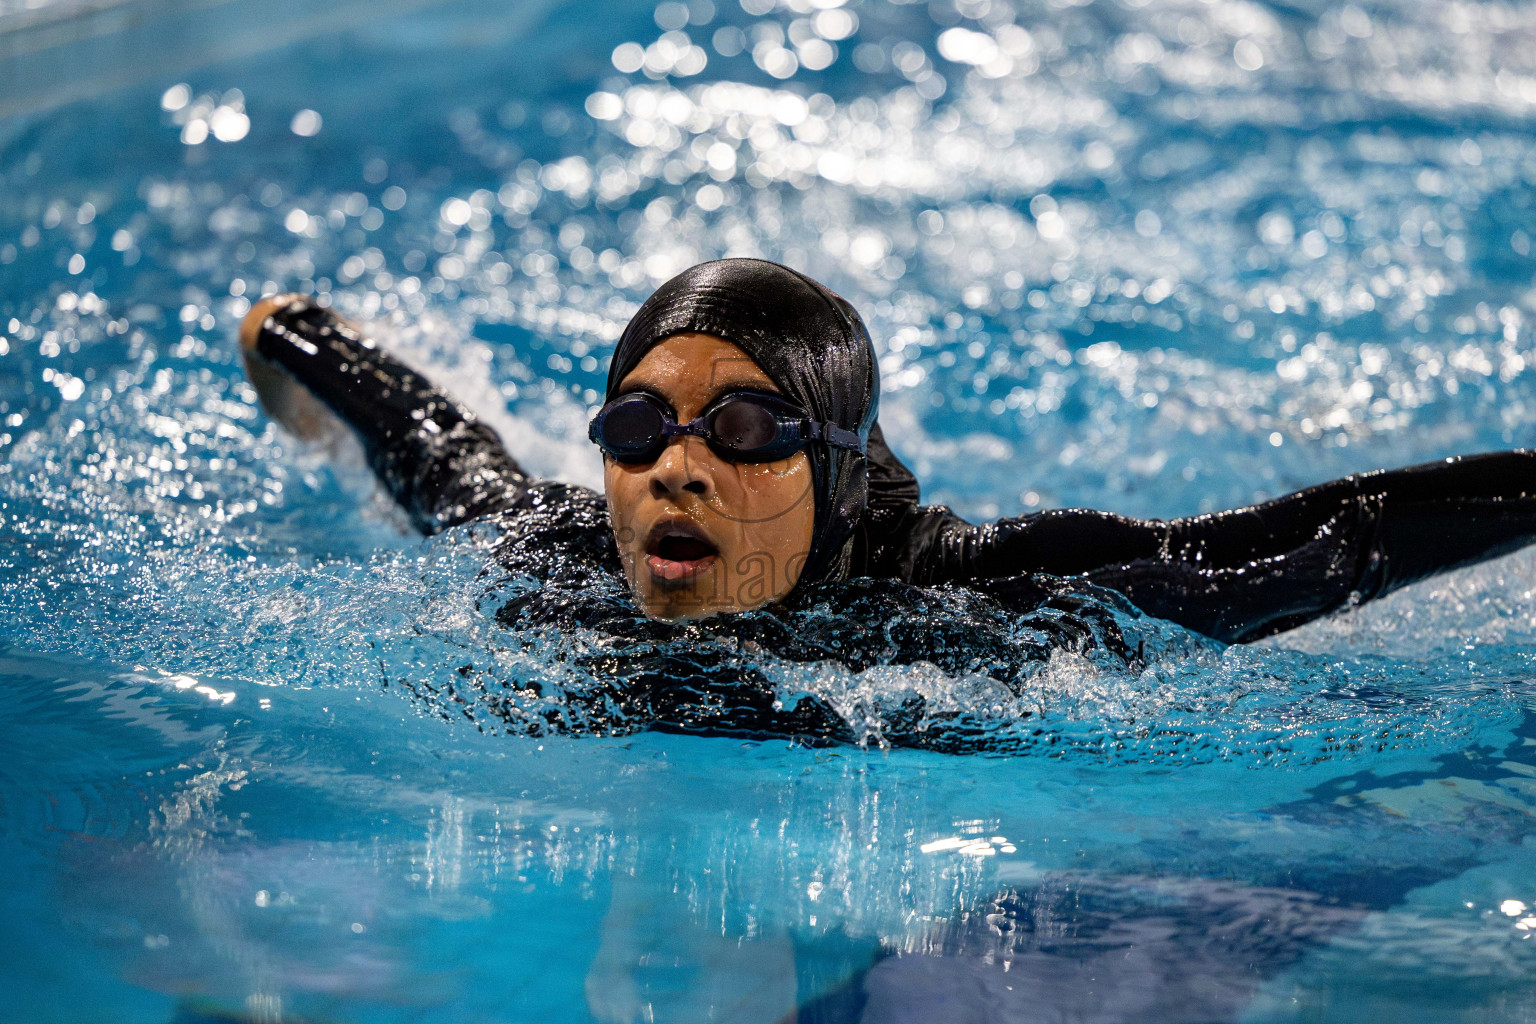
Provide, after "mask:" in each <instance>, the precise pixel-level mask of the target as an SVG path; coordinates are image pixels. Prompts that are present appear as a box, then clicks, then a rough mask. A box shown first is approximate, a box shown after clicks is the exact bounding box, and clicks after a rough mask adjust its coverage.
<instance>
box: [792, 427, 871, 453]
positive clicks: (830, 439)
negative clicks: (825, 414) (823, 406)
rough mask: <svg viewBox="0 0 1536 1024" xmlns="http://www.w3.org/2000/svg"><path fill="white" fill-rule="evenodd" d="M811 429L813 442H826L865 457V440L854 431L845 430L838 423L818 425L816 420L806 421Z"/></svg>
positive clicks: (810, 433)
mask: <svg viewBox="0 0 1536 1024" xmlns="http://www.w3.org/2000/svg"><path fill="white" fill-rule="evenodd" d="M806 425H807V426H808V427H809V428H810V430H809V436H810V437H811V438H812V439H813V440H817V441H826V442H827V443H828V444H831V445H836V446H837V447H839V448H846V449H848V450H849V451H854V452H858V453H859V454H860V455H863V454H864V453H865V452H864V439H863V438H862V437H860V436H859V435H858V434H857V433H855V432H854V431H852V430H844V429H843V428H842V427H840V426H838V425H837V424H836V423H818V422H816V421H815V420H806Z"/></svg>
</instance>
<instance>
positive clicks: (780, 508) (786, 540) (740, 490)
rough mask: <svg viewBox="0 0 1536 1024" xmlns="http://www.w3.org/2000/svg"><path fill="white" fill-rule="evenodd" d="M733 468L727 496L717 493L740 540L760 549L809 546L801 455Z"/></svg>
mask: <svg viewBox="0 0 1536 1024" xmlns="http://www.w3.org/2000/svg"><path fill="white" fill-rule="evenodd" d="M733 468H734V470H735V471H734V472H733V473H732V474H731V486H730V488H729V492H730V493H727V488H725V487H720V488H719V490H718V492H717V493H718V494H719V496H720V498H721V499H722V506H724V507H723V509H722V511H723V512H724V513H725V514H726V515H728V516H730V517H732V518H734V519H735V520H736V524H737V527H738V529H737V531H736V532H737V533H738V535H739V536H740V537H741V538H742V540H743V541H745V542H746V543H748V544H749V545H751V546H752V547H754V548H759V549H762V548H773V549H778V550H789V549H797V548H798V549H804V548H805V547H808V546H809V544H810V538H811V527H812V524H813V523H814V520H815V510H816V499H815V494H814V481H813V479H812V474H811V464H810V460H809V459H808V458H806V456H805V455H803V454H800V455H796V456H795V457H794V458H791V459H785V460H784V461H782V462H770V463H763V464H761V465H741V466H736V467H733Z"/></svg>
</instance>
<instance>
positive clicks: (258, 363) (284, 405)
mask: <svg viewBox="0 0 1536 1024" xmlns="http://www.w3.org/2000/svg"><path fill="white" fill-rule="evenodd" d="M302 298H303V296H300V295H269V296H267V297H266V298H264V299H262V300H261V301H260V302H258V303H256V305H254V306H252V307H251V311H250V312H249V313H247V314H246V315H245V319H244V320H242V321H241V322H240V355H241V356H242V357H243V358H244V360H245V375H246V377H247V378H249V380H250V382H251V386H252V387H254V388H255V389H256V397H257V398H259V399H261V407H262V408H263V409H265V410H266V411H267V415H268V416H271V417H272V418H273V419H274V420H276V421H277V422H278V423H281V424H282V425H283V427H285V428H286V429H287V430H288V432H289V433H291V434H293V435H294V436H295V437H297V438H298V439H299V440H301V441H329V440H331V439H333V438H335V437H336V436H337V435H338V434H340V433H342V432H343V427H342V424H341V421H340V420H339V419H337V418H336V416H335V414H333V413H332V412H331V411H330V410H329V409H327V408H326V407H325V406H324V405H323V404H322V403H321V402H320V400H319V399H318V398H316V397H315V396H314V395H312V394H310V392H309V389H308V388H306V387H305V386H304V385H303V384H300V383H299V382H298V381H297V380H295V379H294V378H293V377H292V376H290V375H289V374H288V373H287V372H286V371H284V370H283V369H282V368H281V367H278V366H275V365H274V364H272V363H269V362H268V361H267V360H266V359H264V358H262V355H261V353H260V352H259V351H257V348H256V342H257V341H258V340H259V339H260V337H261V327H262V324H263V323H265V322H266V319H267V317H269V316H271V315H272V314H273V313H274V312H276V311H277V310H279V309H281V308H283V307H284V306H286V305H287V304H288V303H290V302H293V301H295V300H299V299H302Z"/></svg>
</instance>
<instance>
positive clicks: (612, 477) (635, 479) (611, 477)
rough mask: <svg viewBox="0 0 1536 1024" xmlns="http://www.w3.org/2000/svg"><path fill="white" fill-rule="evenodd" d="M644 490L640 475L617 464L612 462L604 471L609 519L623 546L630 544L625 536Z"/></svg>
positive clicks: (604, 490)
mask: <svg viewBox="0 0 1536 1024" xmlns="http://www.w3.org/2000/svg"><path fill="white" fill-rule="evenodd" d="M643 490H644V485H643V482H642V481H641V480H640V478H639V475H638V474H636V473H630V472H627V471H625V470H624V469H623V468H622V467H620V466H619V465H618V464H617V463H613V462H610V463H609V464H608V465H607V466H606V467H604V469H603V497H604V498H606V499H607V502H608V518H609V520H610V521H612V523H613V528H614V531H615V532H616V533H617V534H618V535H619V542H620V543H621V544H623V543H627V542H628V539H629V538H628V537H626V536H625V534H626V533H627V532H628V530H627V528H628V525H629V521H630V519H631V518H632V517H633V513H634V510H635V508H636V506H637V500H638V496H639V495H640V493H641V492H642V491H643Z"/></svg>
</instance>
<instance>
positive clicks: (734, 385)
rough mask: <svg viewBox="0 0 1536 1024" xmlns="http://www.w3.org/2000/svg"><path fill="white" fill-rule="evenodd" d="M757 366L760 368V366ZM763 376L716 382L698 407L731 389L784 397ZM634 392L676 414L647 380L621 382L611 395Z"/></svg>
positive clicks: (726, 393) (669, 403)
mask: <svg viewBox="0 0 1536 1024" xmlns="http://www.w3.org/2000/svg"><path fill="white" fill-rule="evenodd" d="M752 365H753V366H754V367H757V364H756V363H753V364H752ZM757 368H758V369H761V367H757ZM763 378H764V379H763V380H740V381H728V382H726V383H724V384H717V385H716V386H715V387H714V388H712V389H711V390H710V391H708V392H706V395H707V396H708V397H706V398H705V399H704V401H702V402H700V403H699V408H701V409H704V408H708V407H709V406H710V405H712V404H714V403H715V402H717V401H719V400H720V398H721V397H722V396H724V395H728V394H730V393H732V392H733V391H755V392H757V393H758V394H760V395H761V394H767V395H777V396H778V397H780V398H783V397H785V396H784V392H783V391H781V390H779V386H778V385H777V384H775V383H774V382H773V381H772V380H771V379H768V375H767V374H766V373H765V374H763ZM634 394H646V395H650V396H651V397H652V398H654V399H656V400H657V401H659V402H661V403H662V404H663V405H665V406H666V407H667V408H668V409H670V410H671V411H672V413H673V415H676V414H677V409H676V408H675V407H674V406H673V405H672V400H671V399H669V398H668V397H667V396H666V395H664V394H662V393H661V391H660V390H659V389H658V388H657V387H656V385H654V384H652V383H650V382H649V381H643V380H640V381H635V382H634V383H633V384H629V385H622V384H621V385H620V386H619V390H618V391H617V392H616V393H615V394H614V396H613V397H614V398H616V399H617V398H623V397H624V396H625V395H634Z"/></svg>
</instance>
